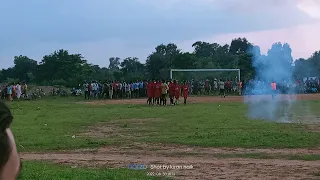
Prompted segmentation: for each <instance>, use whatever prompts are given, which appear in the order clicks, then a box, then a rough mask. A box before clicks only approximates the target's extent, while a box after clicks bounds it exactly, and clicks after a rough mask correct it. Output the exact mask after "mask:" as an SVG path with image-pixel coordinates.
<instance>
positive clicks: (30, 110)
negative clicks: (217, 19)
mask: <svg viewBox="0 0 320 180" xmlns="http://www.w3.org/2000/svg"><path fill="white" fill-rule="evenodd" d="M250 98H254V97H250ZM296 99H297V101H296V102H294V103H293V105H292V107H291V113H290V119H289V120H290V122H291V123H279V122H277V119H275V120H274V121H271V120H269V121H265V120H259V119H249V118H248V116H247V114H248V107H247V104H246V103H244V99H243V97H240V96H234V97H226V98H225V99H221V98H220V97H212V96H210V97H190V99H189V103H188V104H187V105H183V104H180V105H177V106H167V107H157V106H152V107H150V106H148V105H146V100H145V99H139V100H103V101H91V102H83V101H80V100H79V99H73V98H65V99H62V98H57V99H50V98H48V99H44V100H38V101H30V102H28V101H24V102H14V103H10V104H9V105H10V107H11V108H12V111H13V115H14V118H15V119H14V123H13V127H12V130H13V132H14V134H15V138H16V143H17V146H18V150H19V152H20V155H21V158H22V160H23V164H24V167H23V172H22V179H30V180H34V179H40V180H42V179H43V180H50V179H76V180H82V179H83V180H88V179H92V180H101V179H110V180H112V179H115V180H126V179H128V180H129V179H130V180H131V179H136V180H138V179H139V180H140V179H141V180H144V179H179V180H184V179H191V180H192V179H201V180H207V179H208V180H209V179H210V180H211V179H261V180H262V179H263V180H266V179H282V180H284V179H290V180H294V179H319V178H320V112H319V107H320V101H319V100H320V95H318V94H315V95H298V96H297V97H296ZM280 109H281V108H280ZM279 111H281V110H279ZM279 118H280V117H279ZM130 164H142V165H143V167H147V169H144V168H142V169H132V168H129V165H130Z"/></svg>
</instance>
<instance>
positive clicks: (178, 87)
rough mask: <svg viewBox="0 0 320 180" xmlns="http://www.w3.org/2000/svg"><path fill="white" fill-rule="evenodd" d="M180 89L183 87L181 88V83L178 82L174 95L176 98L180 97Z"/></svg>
mask: <svg viewBox="0 0 320 180" xmlns="http://www.w3.org/2000/svg"><path fill="white" fill-rule="evenodd" d="M180 90H181V89H180V86H179V84H176V85H175V87H174V97H175V98H176V99H179V96H180V92H181V91H180Z"/></svg>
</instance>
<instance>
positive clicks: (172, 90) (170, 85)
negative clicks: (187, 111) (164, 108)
mask: <svg viewBox="0 0 320 180" xmlns="http://www.w3.org/2000/svg"><path fill="white" fill-rule="evenodd" d="M174 88H175V84H173V83H170V84H169V95H170V96H174Z"/></svg>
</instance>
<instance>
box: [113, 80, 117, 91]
mask: <svg viewBox="0 0 320 180" xmlns="http://www.w3.org/2000/svg"><path fill="white" fill-rule="evenodd" d="M112 86H113V89H114V90H116V89H117V83H116V82H113V83H112Z"/></svg>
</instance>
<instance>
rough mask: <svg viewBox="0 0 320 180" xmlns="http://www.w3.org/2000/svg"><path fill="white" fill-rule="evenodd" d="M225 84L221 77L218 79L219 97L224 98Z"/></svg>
mask: <svg viewBox="0 0 320 180" xmlns="http://www.w3.org/2000/svg"><path fill="white" fill-rule="evenodd" d="M224 88H225V84H224V82H223V81H222V79H220V81H219V89H220V96H221V98H222V97H224V98H226V93H225V91H224V90H225V89H224Z"/></svg>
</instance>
